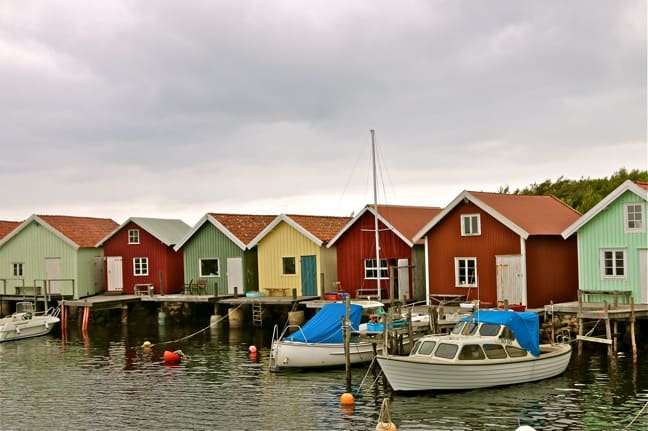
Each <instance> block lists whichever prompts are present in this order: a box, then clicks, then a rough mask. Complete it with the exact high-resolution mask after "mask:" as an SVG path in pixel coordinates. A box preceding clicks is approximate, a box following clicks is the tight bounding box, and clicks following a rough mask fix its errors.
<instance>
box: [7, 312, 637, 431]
mask: <svg viewBox="0 0 648 431" xmlns="http://www.w3.org/2000/svg"><path fill="white" fill-rule="evenodd" d="M198 331H200V332H198ZM196 332H197V333H196ZM193 333H196V335H195V336H193V337H190V338H189V339H185V340H182V341H177V340H181V339H183V338H184V337H186V336H187V335H190V334H193ZM271 335H272V334H271V332H270V331H269V330H265V329H259V328H255V329H254V330H245V329H236V330H228V329H227V327H223V328H212V329H208V330H206V331H201V327H187V326H174V325H170V326H167V327H160V326H158V325H157V324H156V323H155V322H153V323H152V324H150V325H130V324H129V325H105V326H104V327H94V328H93V327H92V326H91V328H90V330H89V331H88V333H87V334H83V333H82V332H81V331H76V329H75V328H74V327H72V328H69V330H68V334H67V336H66V337H61V336H59V335H57V334H56V333H54V334H53V335H50V336H46V337H39V338H36V339H31V340H22V341H18V342H12V343H3V344H0V367H1V368H0V369H2V370H3V371H2V373H0V387H2V388H3V390H2V391H0V402H1V405H2V415H1V417H0V419H1V421H2V422H1V424H0V425H1V426H0V428H2V429H21V430H31V429H42V428H45V427H47V428H48V429H68V430H86V429H96V430H104V429H106V430H107V429H111V430H112V429H121V430H130V429H148V428H151V425H152V424H156V425H155V426H156V427H159V426H164V427H170V428H180V427H181V428H182V429H217V430H218V429H261V430H265V429H308V430H311V429H342V430H358V429H359V430H363V429H367V430H373V429H375V427H376V424H377V421H378V415H379V412H380V408H381V404H382V400H383V398H384V397H391V399H392V403H391V417H392V421H393V422H394V423H395V424H396V425H397V426H398V429H399V430H430V429H432V430H435V429H436V430H489V429H492V430H512V429H515V428H516V427H517V426H518V425H520V424H524V425H531V426H533V427H535V428H536V429H538V430H606V429H613V428H619V429H622V428H624V427H625V426H626V425H627V424H629V423H630V421H631V420H633V418H634V416H635V415H636V414H637V413H638V412H639V411H640V409H641V408H642V406H643V405H644V404H645V403H646V402H647V401H648V389H647V387H648V364H647V361H645V360H644V361H641V360H640V362H639V364H638V365H637V366H633V364H632V361H631V359H628V358H625V357H619V358H617V359H615V360H614V361H609V360H608V359H607V356H606V354H605V352H604V351H603V352H599V351H596V350H594V351H592V352H590V353H589V354H587V355H583V356H581V357H580V358H579V357H577V356H576V355H574V358H573V359H572V363H571V364H570V366H569V368H568V370H567V372H566V373H565V374H564V375H563V376H560V377H557V378H555V379H551V380H546V381H542V382H537V383H531V384H524V385H516V386H511V387H505V388H497V389H483V390H475V391H465V392H457V393H437V394H434V393H428V394H416V395H403V394H391V393H390V392H389V389H388V386H387V385H385V382H384V380H383V379H382V378H380V377H379V376H376V375H369V376H367V378H366V379H365V384H364V386H363V387H362V388H360V387H359V385H360V382H361V381H362V380H363V378H364V377H365V368H364V367H357V368H354V369H353V372H352V382H353V387H352V391H353V392H354V393H355V394H356V402H355V405H354V406H353V407H346V406H340V403H339V399H340V395H341V394H342V393H343V392H345V391H346V388H345V381H344V371H343V370H328V371H319V372H285V373H278V374H275V373H270V372H268V354H269V343H270V338H271ZM147 340H148V341H150V342H151V343H152V344H153V346H152V347H151V348H148V349H145V348H143V347H142V345H143V343H144V341H147ZM251 345H254V346H256V347H257V354H256V355H251V354H250V351H249V347H250V346H251ZM176 349H181V350H182V351H183V352H184V353H185V354H186V355H187V360H186V361H184V362H181V363H180V364H178V365H174V366H169V365H165V364H164V363H163V360H162V355H163V352H164V350H176ZM640 358H641V356H640ZM16 382H20V384H16ZM5 388H11V389H12V390H11V391H8V390H4V389H5ZM36 411H37V412H39V414H34V415H26V414H25V412H36ZM51 418H60V419H59V420H58V423H55V424H52V421H51ZM630 429H633V430H639V429H648V413H646V414H644V415H643V416H641V417H639V418H638V419H637V420H636V422H635V423H634V424H633V425H632V427H631V428H630Z"/></svg>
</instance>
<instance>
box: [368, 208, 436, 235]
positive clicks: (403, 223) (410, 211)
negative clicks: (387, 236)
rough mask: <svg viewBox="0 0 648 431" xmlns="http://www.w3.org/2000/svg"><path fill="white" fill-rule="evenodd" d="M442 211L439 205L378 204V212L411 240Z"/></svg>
mask: <svg viewBox="0 0 648 431" xmlns="http://www.w3.org/2000/svg"><path fill="white" fill-rule="evenodd" d="M367 206H368V207H373V205H367ZM440 212H441V208H438V207H416V206H403V205H378V214H379V215H380V216H381V217H383V218H384V219H385V220H387V221H388V222H389V223H390V224H391V225H392V226H394V228H396V230H398V231H399V232H400V233H401V234H403V236H404V237H406V238H408V239H409V240H412V239H413V238H414V236H415V235H416V234H417V233H418V231H419V230H421V229H422V228H423V226H425V224H426V223H428V222H430V221H431V220H432V219H433V218H434V217H436V215H437V214H439V213H440Z"/></svg>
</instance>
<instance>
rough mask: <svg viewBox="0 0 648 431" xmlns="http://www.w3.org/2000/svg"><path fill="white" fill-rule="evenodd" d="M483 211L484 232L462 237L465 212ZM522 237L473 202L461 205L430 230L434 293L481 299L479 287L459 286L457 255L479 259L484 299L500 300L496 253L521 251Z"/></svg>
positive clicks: (480, 280)
mask: <svg viewBox="0 0 648 431" xmlns="http://www.w3.org/2000/svg"><path fill="white" fill-rule="evenodd" d="M462 214H480V219H481V235H479V236H461V215H462ZM520 253H521V251H520V237H519V236H518V235H517V234H515V233H514V232H512V231H511V230H510V229H508V228H507V227H506V226H504V225H503V224H501V223H500V222H498V221H497V220H496V219H494V218H493V217H491V216H490V215H488V214H487V213H485V212H484V211H482V210H481V209H480V208H479V207H477V206H475V205H474V204H472V203H468V204H463V203H462V204H460V205H459V206H457V207H456V208H454V209H453V210H452V211H450V212H449V213H448V214H447V215H446V217H444V218H443V220H441V221H440V222H439V223H438V224H437V225H436V226H435V227H434V228H433V229H432V230H431V231H430V232H428V260H429V261H428V270H429V277H430V292H431V293H442V294H460V295H466V296H467V297H468V299H469V300H472V299H477V288H465V287H455V261H454V259H455V257H474V258H476V259H477V277H478V280H479V295H480V299H481V301H482V302H486V303H491V304H493V305H495V304H496V303H497V268H496V265H495V256H497V255H515V254H520Z"/></svg>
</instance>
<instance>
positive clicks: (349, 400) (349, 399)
mask: <svg viewBox="0 0 648 431" xmlns="http://www.w3.org/2000/svg"><path fill="white" fill-rule="evenodd" d="M340 404H342V405H343V406H351V405H353V404H355V398H353V395H352V394H350V393H348V392H345V393H343V394H342V396H340Z"/></svg>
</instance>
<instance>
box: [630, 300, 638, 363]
mask: <svg viewBox="0 0 648 431" xmlns="http://www.w3.org/2000/svg"><path fill="white" fill-rule="evenodd" d="M630 341H631V342H632V362H633V363H635V364H636V363H637V342H636V340H635V306H634V298H633V297H632V296H631V297H630Z"/></svg>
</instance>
